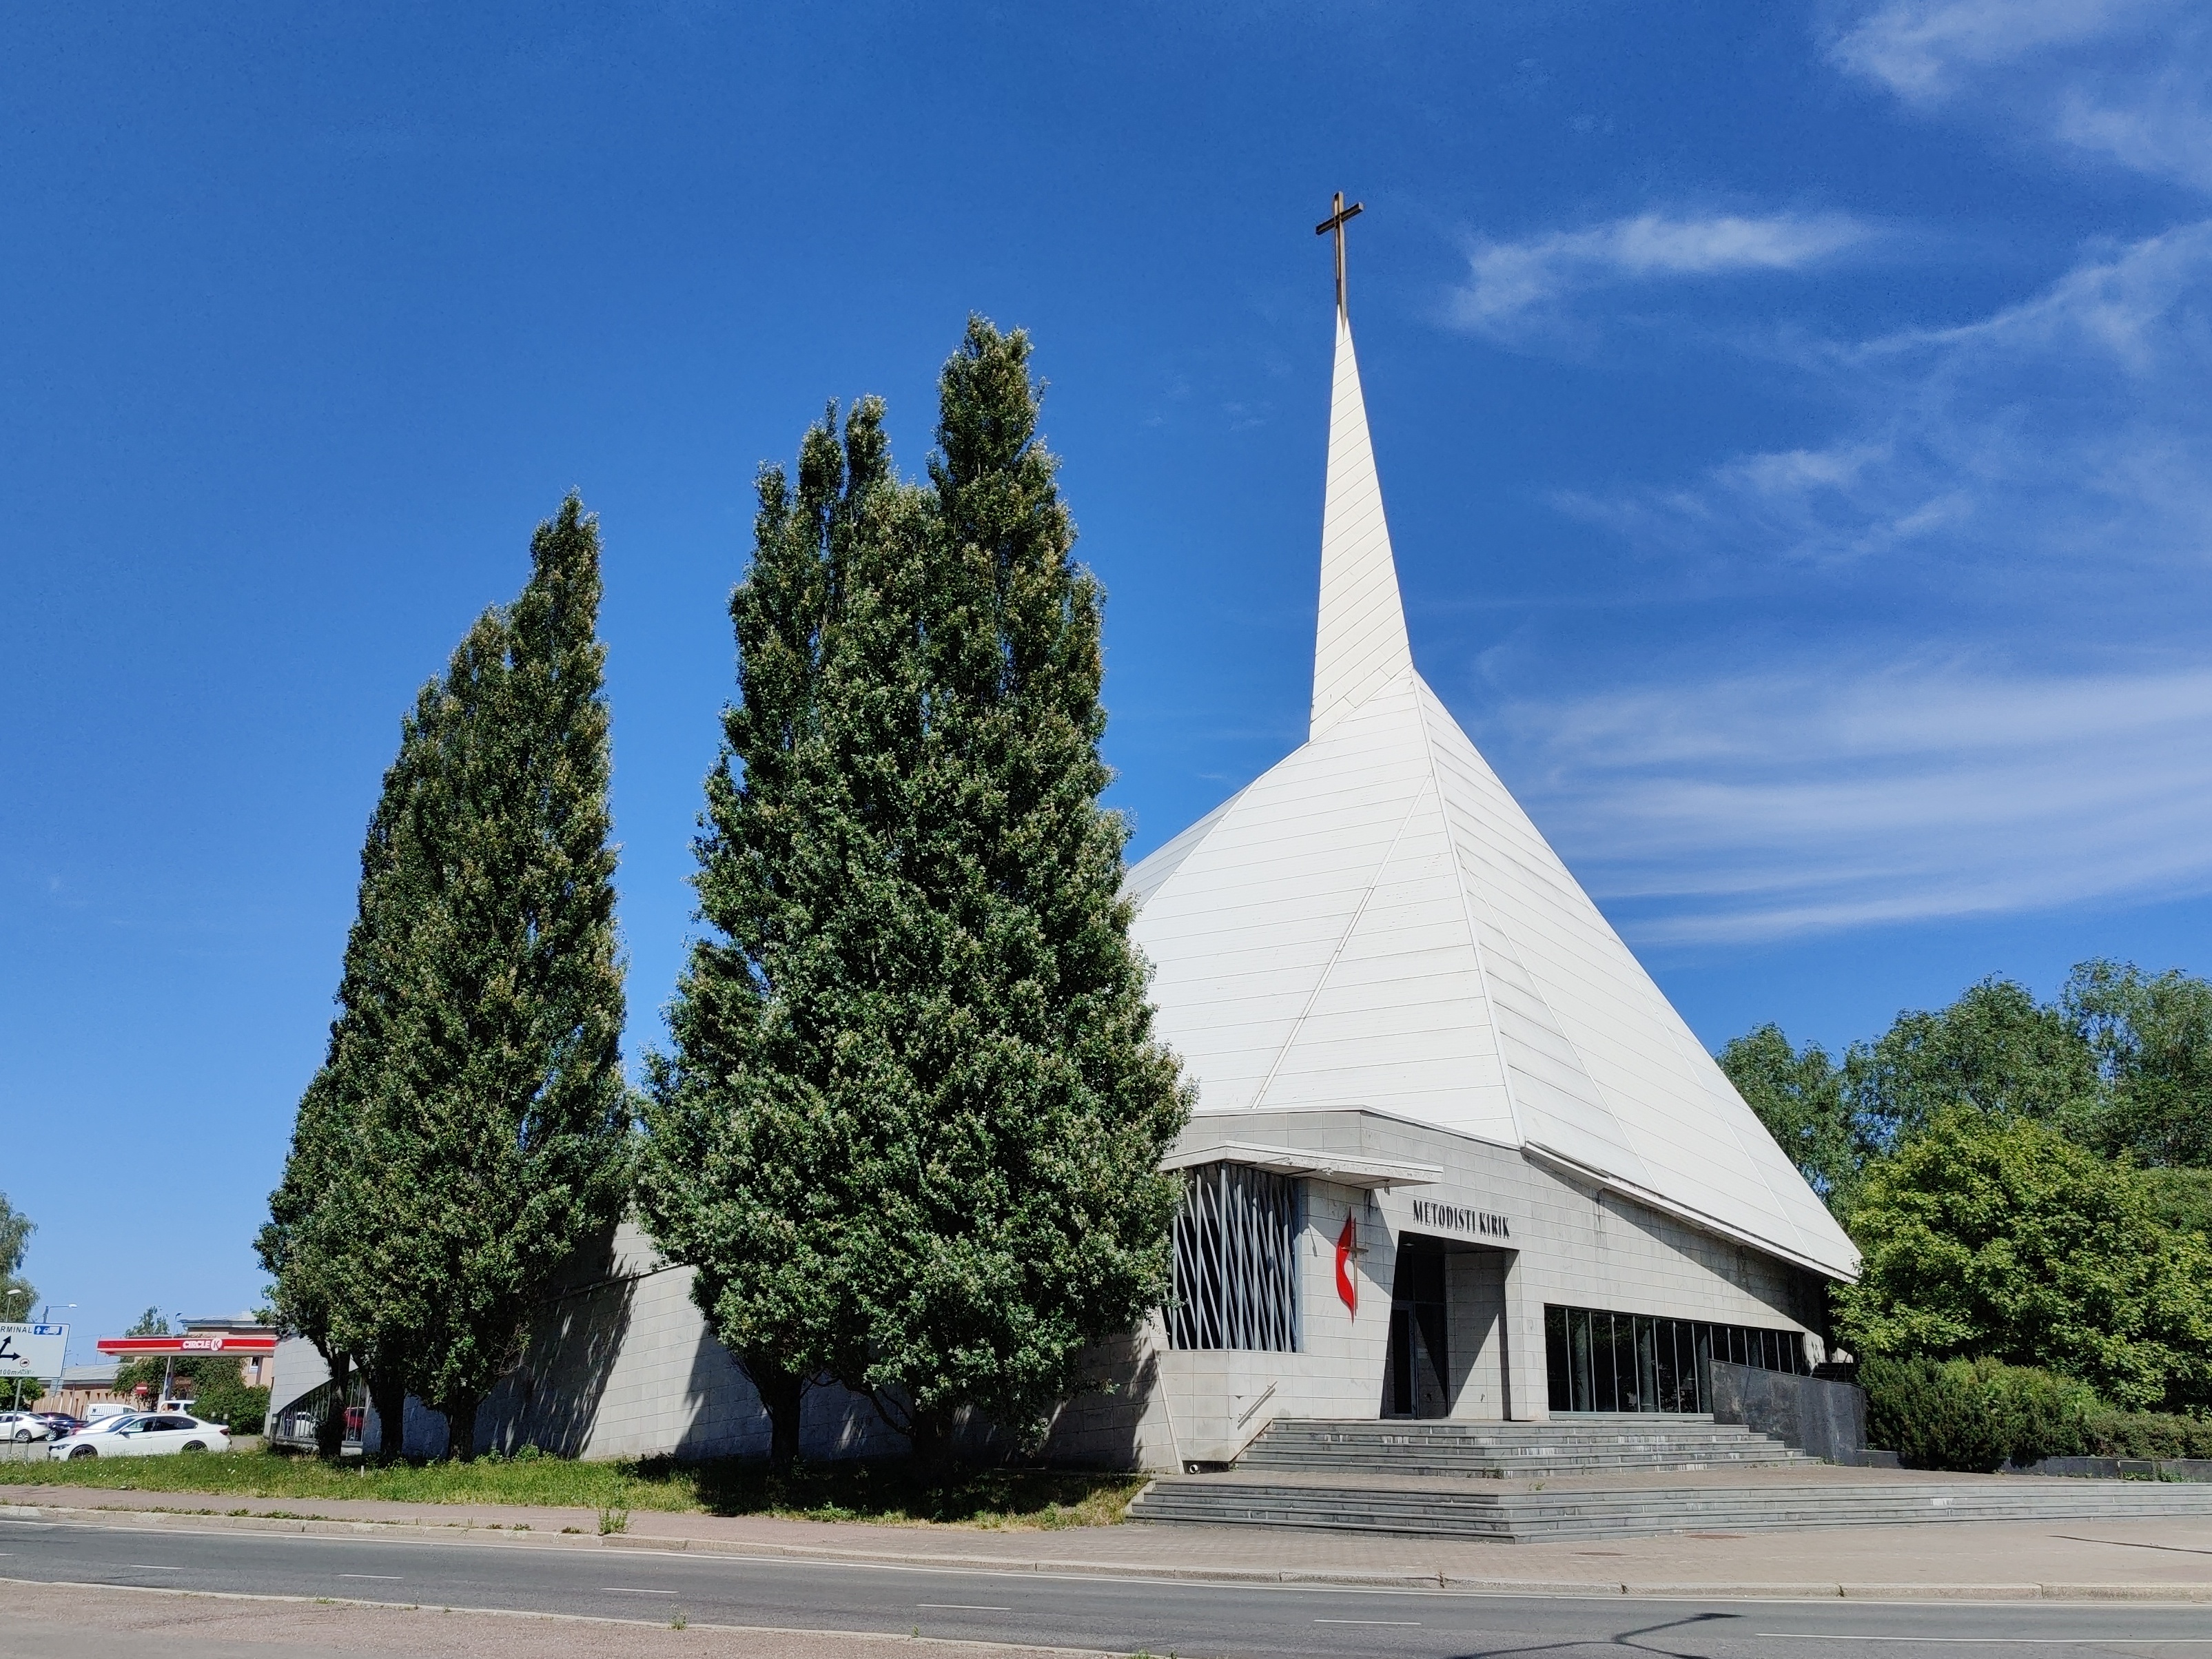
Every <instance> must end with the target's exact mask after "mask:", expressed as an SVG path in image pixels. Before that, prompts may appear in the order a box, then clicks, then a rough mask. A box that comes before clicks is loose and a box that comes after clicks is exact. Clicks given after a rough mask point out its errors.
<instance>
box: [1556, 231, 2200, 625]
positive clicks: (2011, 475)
mask: <svg viewBox="0 0 2212 1659" xmlns="http://www.w3.org/2000/svg"><path fill="white" fill-rule="evenodd" d="M1800 366H1801V367H1802V368H1803V369H1804V370H1805V371H1806V373H1807V374H1808V377H1809V378H1810V379H1811V380H1813V381H1814V383H1820V384H1825V386H1826V389H1827V390H1828V392H1829V393H1830V394H1831V395H1832V396H1833V397H1834V398H1837V400H1838V404H1839V405H1840V406H1841V407H1842V408H1843V409H1844V410H1845V411H1846V412H1845V414H1844V417H1843V421H1842V424H1841V427H1840V429H1839V430H1838V431H1837V433H1836V434H1835V435H1834V436H1833V437H1832V439H1831V440H1830V441H1828V442H1826V443H1825V444H1820V445H1817V446H1806V447H1793V448H1790V449H1786V450H1778V451H1773V452H1766V453H1751V454H1746V455H1740V456H1737V457H1735V458H1733V459H1729V460H1727V461H1725V462H1723V463H1722V464H1720V465H1717V466H1715V467H1713V468H1712V469H1711V470H1710V471H1708V472H1707V473H1706V474H1705V477H1702V478H1699V479H1695V480H1692V481H1689V482H1686V483H1683V484H1681V485H1679V486H1677V487H1674V488H1671V489H1658V490H1647V491H1642V492H1632V493H1626V494H1621V495H1612V496H1598V495H1590V494H1587V493H1583V494H1570V495H1563V496H1561V497H1560V498H1559V506H1560V507H1562V508H1564V509H1565V511H1567V512H1568V513H1571V514H1572V515H1574V516H1576V517H1579V518H1581V519H1583V520H1587V521H1590V522H1594V523H1597V524H1601V525H1603V526H1607V527H1609V528H1611V529H1613V530H1614V531H1617V532H1620V533H1622V534H1624V535H1626V536H1628V537H1630V538H1632V539H1634V540H1636V541H1638V542H1639V543H1642V544H1646V545H1650V546H1654V547H1671V548H1674V549H1676V550H1690V549H1695V550H1697V551H1699V553H1700V554H1701V555H1702V556H1706V557H1709V558H1716V559H1721V560H1724V561H1726V560H1748V561H1752V562H1759V563H1765V562H1771V561H1772V560H1775V559H1778V558H1780V559H1796V560H1801V561H1812V562H1831V563H1832V562H1839V561H1864V560H1868V559H1870V558H1879V557H1881V556H1894V555H1909V556H1911V558H1912V559H1914V560H1915V561H1916V562H1919V563H1920V565H1921V566H1922V568H1919V569H1917V570H1916V572H1915V573H1914V575H1913V580H1914V583H1915V585H1916V586H1924V585H1925V584H1926V582H1927V580H1929V572H1928V570H1927V569H1926V568H1925V566H1926V564H1927V562H1931V561H1932V562H1936V563H1940V564H1942V565H1943V566H1946V567H1948V568H1949V569H1951V570H1952V571H1953V572H1954V573H1955V574H1959V575H1960V576H1964V575H1965V574H1967V573H1969V572H1971V571H1973V570H1977V569H1984V568H1989V567H1990V566H2001V567H2002V568H2003V569H2004V571H2005V572H2006V578H2007V580H2008V581H2010V582H2013V583H2015V584H2017V583H2019V582H2021V581H2022V580H2032V579H2033V574H2034V572H2035V570H2036V569H2037V568H2038V567H2039V566H2040V565H2044V564H2050V563H2055V564H2057V565H2059V566H2063V567H2075V566H2077V565H2078V564H2079V562H2081V561H2082V560H2084V559H2094V560H2096V561H2098V562H2100V563H2102V564H2104V565H2106V567H2107V568H2113V569H2118V568H2123V567H2128V566H2133V567H2136V568H2143V567H2146V566H2153V565H2160V564H2167V563H2171V562H2174V561H2177V560H2178V561H2181V562H2186V563H2189V564H2191V565H2194V566H2197V567H2198V568H2207V569H2212V405H2208V401H2207V399H2206V398H2205V397H2204V392H2203V389H2204V387H2205V386H2208V385H2212V221H2208V222H2204V223H2201V224H2196V225H2189V226H2185V227H2182V228H2179V229H2176V230H2173V231H2170V232H2168V233H2166V234H2164V235H2162V236H2155V237H2151V238H2148V239H2146V240H2142V241H2139V242H2137V243H2136V244H2134V245H2133V246H2128V247H2124V248H2121V249H2118V250H2117V251H2112V252H2103V253H2100V254H2098V255H2095V256H2093V257H2091V258H2086V259H2084V260H2083V261H2082V262H2081V264H2078V265H2077V266H2075V269H2073V270H2070V271H2068V272H2067V273H2065V274H2064V275H2063V276H2061V277H2060V278H2059V279H2058V280H2057V281H2056V282H2054V283H2051V284H2050V285H2049V286H2048V287H2047V288H2046V289H2045V290H2044V291H2042V292H2041V293H2039V294H2037V295H2033V296H2032V297H2031V298H2029V299H2028V300H2027V301H2022V302H2021V303H2020V304H2018V305H2015V306H2011V307H2006V308H2004V309H2002V310H2001V311H1998V312H1996V313H1993V314H1992V315H1990V316H1989V317H1986V318H1984V319H1980V320H1978V321H1976V322H1973V323H1971V324H1968V325H1964V326H1959V327H1952V328H1946V329H1929V330H1911V331H1902V332H1899V333H1894V334H1891V335H1887V336H1884V337H1881V338H1877V339H1874V340H1869V341H1865V342H1860V343H1833V344H1829V345H1826V346H1822V347H1820V348H1817V349H1812V350H1809V351H1808V352H1806V353H1804V354H1803V355H1802V357H1801V359H1800Z"/></svg>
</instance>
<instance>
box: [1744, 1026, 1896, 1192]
mask: <svg viewBox="0 0 2212 1659" xmlns="http://www.w3.org/2000/svg"><path fill="white" fill-rule="evenodd" d="M1717 1059H1718V1060H1719V1061H1720V1066H1721V1070H1723V1072H1725V1073H1728V1079H1729V1082H1731V1083H1733V1084H1734V1085H1735V1088H1736V1092H1737V1093H1738V1094H1740V1095H1741V1096H1742V1097H1743V1098H1744V1101H1745V1103H1747V1105H1749V1106H1750V1108H1751V1109H1752V1110H1753V1112H1755V1113H1757V1114H1758V1115H1759V1121H1760V1122H1761V1123H1763V1124H1765V1126H1766V1132H1767V1133H1769V1134H1771V1135H1772V1136H1773V1137H1774V1139H1775V1140H1776V1142H1777V1143H1778V1145H1779V1146H1781V1148H1782V1150H1783V1151H1784V1152H1785V1153H1787V1154H1788V1155H1789V1157H1790V1161H1791V1162H1792V1163H1794V1164H1796V1166H1797V1169H1798V1171H1799V1173H1800V1174H1802V1176H1804V1177H1805V1179H1806V1182H1808V1184H1809V1185H1810V1186H1811V1187H1812V1188H1813V1190H1814V1192H1816V1193H1818V1194H1820V1196H1821V1198H1822V1199H1824V1200H1826V1202H1827V1205H1828V1206H1829V1208H1831V1209H1832V1210H1834V1211H1835V1212H1837V1213H1838V1215H1841V1214H1843V1213H1844V1212H1846V1211H1847V1210H1848V1209H1849V1207H1850V1200H1851V1198H1852V1196H1853V1194H1855V1193H1856V1192H1857V1188H1858V1183H1859V1178H1860V1176H1861V1175H1862V1174H1863V1172H1864V1170H1865V1168H1866V1164H1867V1160H1868V1158H1870V1157H1872V1156H1874V1155H1875V1152H1877V1151H1878V1148H1876V1147H1875V1146H1873V1145H1872V1144H1871V1142H1870V1140H1869V1136H1868V1134H1867V1132H1866V1125H1865V1123H1864V1121H1863V1120H1862V1119H1861V1118H1860V1116H1859V1115H1858V1114H1857V1112H1856V1111H1855V1110H1854V1109H1853V1102H1852V1097H1851V1095H1850V1091H1849V1090H1848V1089H1847V1088H1846V1087H1845V1083H1846V1078H1845V1074H1844V1068H1843V1067H1842V1066H1838V1065H1837V1064H1836V1063H1835V1061H1833V1060H1831V1059H1829V1057H1828V1052H1827V1050H1826V1049H1825V1048H1821V1047H1820V1045H1819V1044H1818V1043H1808V1044H1806V1045H1805V1048H1803V1050H1802V1052H1801V1051H1799V1050H1797V1049H1796V1048H1791V1047H1790V1039H1789V1038H1788V1037H1786V1036H1784V1035H1783V1033H1782V1028H1781V1027H1780V1026H1778V1025H1776V1024H1771V1023H1769V1024H1765V1025H1762V1026H1760V1027H1759V1029H1758V1030H1755V1031H1753V1032H1751V1033H1749V1034H1748V1035H1747V1036H1740V1037H1737V1038H1736V1039H1735V1040H1734V1041H1733V1042H1730V1043H1729V1045H1728V1047H1726V1048H1723V1049H1722V1050H1721V1052H1720V1054H1718V1055H1717Z"/></svg>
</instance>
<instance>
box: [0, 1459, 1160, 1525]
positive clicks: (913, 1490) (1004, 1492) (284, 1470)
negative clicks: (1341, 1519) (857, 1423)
mask: <svg viewBox="0 0 2212 1659" xmlns="http://www.w3.org/2000/svg"><path fill="white" fill-rule="evenodd" d="M1143 1485H1144V1481H1143V1480H1142V1479H1141V1478H1140V1477H1138V1476H1133V1475H1127V1474H1093V1473H1089V1472H1085V1471H1081V1470H1070V1469H1018V1468H1000V1469H977V1470H973V1471H970V1472H969V1473H967V1474H963V1475H960V1476H958V1477H957V1478H955V1479H953V1480H949V1481H946V1482H943V1483H938V1484H932V1483H927V1482H924V1481H922V1480H920V1479H918V1478H917V1477H916V1476H915V1474H912V1473H911V1472H910V1470H909V1468H908V1466H907V1465H905V1464H903V1463H896V1462H884V1463H865V1462H838V1463H818V1464H803V1465H801V1466H800V1467H799V1468H798V1469H796V1470H794V1471H793V1473H792V1474H788V1475H785V1476H776V1475H773V1474H770V1473H769V1471H768V1469H767V1468H766V1467H765V1466H764V1465H763V1464H760V1463H757V1462H750V1461H747V1460H744V1459H739V1458H734V1457H731V1458H714V1459H710V1460H707V1461H704V1462H677V1461H676V1460H675V1459H673V1458H666V1457H653V1458H645V1459H642V1460H638V1461H623V1462H580V1461H578V1460H574V1459H570V1458H563V1457H527V1456H526V1457H520V1458H500V1457H482V1458H478V1459H477V1461H476V1462H473V1463H452V1462H402V1463H392V1464H382V1465H368V1464H363V1463H362V1462H359V1461H358V1460H340V1461H338V1462H324V1461H322V1460H320V1459H318V1458H313V1457H306V1456H299V1455H293V1454H289V1453H285V1452H276V1451H266V1450H263V1451H243V1452H228V1453H191V1452H186V1453H180V1454H179V1455H176V1456H173V1457H146V1458H135V1457H134V1458H130V1459H122V1458H113V1459H110V1458H100V1459H92V1458H87V1459H82V1460H80V1461H76V1462H66V1463H58V1462H47V1463H12V1462H11V1463H0V1492H4V1490H5V1489H6V1488H7V1487H9V1486H71V1487H85V1488H88V1489H92V1490H96V1491H100V1492H148V1493H160V1492H210V1493H216V1494H221V1495H222V1496H226V1497H235V1498H306V1499H315V1498H325V1499H344V1498H379V1499H382V1500H385V1501H387V1502H392V1503H402V1504H528V1505H535V1506H543V1507H545V1508H549V1509H590V1510H599V1511H600V1512H601V1514H602V1515H603V1516H605V1515H614V1514H618V1513H621V1512H623V1511H625V1510H665V1511H670V1512H673V1513H678V1514H690V1515H769V1516H782V1517H785V1518H788V1519H794V1520H805V1521H823V1522H836V1521H866V1522H876V1523H878V1524H890V1525H936V1526H961V1527H982V1528H1048V1529H1049V1528H1062V1527H1100V1526H1112V1525H1114V1524H1115V1523H1116V1522H1120V1521H1121V1520H1122V1519H1123V1518H1124V1516H1126V1514H1127V1510H1128V1507H1129V1500H1130V1499H1131V1498H1133V1497H1135V1496H1136V1494H1137V1492H1138V1490H1139V1487H1141V1486H1143Z"/></svg>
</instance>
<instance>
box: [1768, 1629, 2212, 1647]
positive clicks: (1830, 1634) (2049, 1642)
mask: <svg viewBox="0 0 2212 1659" xmlns="http://www.w3.org/2000/svg"><path fill="white" fill-rule="evenodd" d="M1759 1640H1761V1641H1762V1642H1932V1643H1938V1644H1944V1645H1947V1646H1952V1647H1969V1646H1978V1647H2008V1648H2009V1647H2030V1646H2039V1647H2060V1648H2063V1647H2070V1646H2074V1645H2076V1644H2080V1643H2083V1642H2128V1643H2142V1642H2156V1643H2163V1644H2166V1645H2167V1646H2173V1645H2176V1644H2180V1643H2185V1642H2187V1643H2193V1644H2196V1645H2197V1646H2198V1647H2202V1646H2203V1645H2204V1644H2207V1643H2212V1636H2132V1635H2130V1636H1851V1635H1848V1634H1844V1633H1842V1632H1835V1631H1825V1630H1824V1631H1810V1630H1763V1631H1761V1632H1759Z"/></svg>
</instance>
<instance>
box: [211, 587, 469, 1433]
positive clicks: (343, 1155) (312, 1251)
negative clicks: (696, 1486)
mask: <svg viewBox="0 0 2212 1659" xmlns="http://www.w3.org/2000/svg"><path fill="white" fill-rule="evenodd" d="M481 626H482V624H479V628H480V629H481ZM472 637H473V635H472ZM447 718H448V714H447V705H446V699H445V696H444V694H443V690H442V688H441V684H440V683H439V682H437V681H435V680H434V681H432V682H430V683H429V684H427V685H425V686H424V687H423V688H422V690H421V691H420V692H419V693H418V694H417V695H416V703H415V708H414V709H413V710H412V711H411V712H410V714H409V715H408V716H407V717H406V718H405V719H404V720H403V721H402V722H401V729H400V744H399V752H398V756H397V757H395V758H394V760H393V761H392V765H391V766H390V767H389V768H388V769H386V772H385V775H384V782H383V788H382V792H381V793H380V796H379V798H378V800H377V805H376V810H375V811H374V813H373V814H372V815H371V817H370V818H369V823H368V833H367V835H366V836H365V837H364V838H363V841H362V852H361V881H360V886H359V889H358V896H357V899H356V910H355V917H354V922H353V926H352V927H351V928H350V930H349V932H348V933H347V937H346V948H345V955H344V959H343V969H342V972H341V975H340V977H339V982H338V989H337V1005H338V1013H337V1018H335V1019H334V1020H333V1021H332V1022H331V1031H330V1041H329V1046H328V1048H327V1050H326V1052H325V1058H324V1061H323V1065H322V1066H321V1068H320V1069H319V1071H318V1072H317V1073H316V1074H315V1076H314V1078H313V1079H312V1080H311V1081H310V1082H309V1084H308V1085H307V1090H306V1091H305V1092H304V1093H303V1094H302V1095H301V1100H300V1108H299V1112H298V1115H297V1117H296V1119H295V1122H294V1126H293V1132H292V1144H291V1147H290V1151H289V1154H288V1156H287V1157H286V1159H285V1163H284V1171H283V1179H282V1181H281V1182H280V1183H279V1185H278V1187H277V1188H276V1191H275V1192H274V1193H272V1194H270V1200H269V1209H270V1219H269V1221H268V1223H267V1224H266V1225H264V1227H263V1228H262V1230H261V1232H260V1234H259V1236H258V1238H257V1239H256V1241H255V1244H256V1249H257V1251H258V1254H259V1256H260V1259H261V1263H262V1266H263V1267H264V1269H265V1270H267V1271H268V1272H269V1273H270V1274H271V1275H272V1276H273V1279H274V1282H273V1284H272V1285H270V1296H271V1297H272V1299H273V1301H274V1302H275V1304H276V1312H277V1314H278V1316H279V1319H280V1322H282V1323H283V1326H284V1328H286V1329H288V1330H289V1331H291V1332H292V1333H294V1334H297V1335H300V1336H303V1337H306V1338H307V1340H310V1341H312V1342H313V1344H314V1345H315V1346H316V1348H317V1349H318V1351H319V1352H321V1353H322V1355H323V1357H324V1358H325V1361H326V1362H327V1363H328V1364H329V1366H330V1368H331V1383H332V1386H331V1389H330V1390H329V1393H328V1399H327V1403H326V1406H325V1411H324V1413H323V1417H322V1420H321V1421H320V1422H319V1424H318V1425H317V1426H316V1444H317V1449H318V1450H319V1451H320V1452H321V1453H322V1455H325V1456H326V1457H335V1456H337V1454H338V1452H339V1450H340V1449H341V1447H342V1446H343V1442H344V1434H345V1409H346V1398H347V1385H348V1383H349V1379H350V1376H351V1370H352V1367H353V1366H354V1364H356V1363H358V1364H362V1366H363V1367H364V1369H365V1370H367V1372H368V1389H369V1398H370V1401H371V1403H372V1404H373V1405H374V1408H375V1410H376V1413H377V1417H378V1420H379V1422H380V1423H381V1424H384V1425H398V1424H400V1423H402V1422H403V1421H404V1413H405V1407H406V1400H407V1396H408V1395H409V1394H410V1393H411V1392H413V1391H414V1390H415V1389H416V1381H417V1376H416V1373H417V1370H418V1369H419V1367H418V1360H419V1352H418V1345H417V1340H416V1339H417V1335H418V1333H419V1331H420V1329H421V1328H422V1322H423V1319H424V1312H423V1310H422V1306H421V1305H420V1304H419V1302H417V1301H416V1300H414V1299H413V1298H411V1297H409V1295H408V1294H407V1291H408V1289H409V1283H408V1281H404V1280H401V1279H397V1278H394V1277H392V1276H391V1275H390V1274H389V1273H387V1271H386V1268H387V1267H388V1266H389V1263H388V1261H384V1260H382V1259H381V1255H382V1252H383V1249H384V1247H385V1245H386V1235H385V1233H384V1232H383V1231H381V1230H380V1227H379V1225H378V1217H379V1214H380V1204H379V1200H378V1196H377V1194H376V1192H375V1190H374V1176H375V1174H376V1171H375V1170H374V1169H373V1168H372V1166H371V1161H370V1159H369V1158H368V1146H367V1142H366V1136H367V1134H368V1131H369V1129H370V1127H372V1125H373V1123H374V1119H373V1118H372V1116H371V1115H370V1114H369V1112H368V1105H369V1103H371V1102H373V1101H374V1099H375V1098H376V1097H377V1096H378V1094H379V1092H380V1091H381V1090H383V1089H384V1088H385V1087H386V1073H385V1068H386V1061H387V1060H388V1058H389V1056H390V1054H391V1053H392V1045H393V1042H394V1040H395V1025H396V1022H397V1020H398V1016H399V1012H400V1010H401V1008H402V1007H403V1006H404V994H405V990H406V979H407V974H408V971H409V969H408V960H409V946H410V928H411V927H412V923H413V918H414V916H415V915H416V912H417V911H418V910H419V909H420V908H421V905H422V890H423V887H424V881H423V878H422V876H421V875H420V874H419V872H416V871H415V870H414V869H412V868H411V867H410V865H411V864H412V863H416V862H419V861H420V860H421V859H422V856H423V854H424V848H423V842H422V837H421V836H418V835H416V834H414V833H412V832H411V830H410V825H411V823H413V821H414V819H415V817H417V816H418V815H419V814H420V812H421V811H422V800H423V799H424V798H425V797H426V796H427V795H429V794H431V793H434V789H435V785H434V779H435V770H436V763H437V761H438V737H437V734H438V732H439V730H440V728H441V725H442V724H443V723H444V722H445V721H446V720H447ZM284 1403H289V1402H284ZM397 1448H398V1432H397V1430H396V1429H395V1430H392V1431H391V1432H390V1433H389V1434H388V1435H387V1437H386V1443H385V1445H384V1447H383V1448H382V1450H383V1452H384V1454H385V1455H392V1454H394V1453H395V1452H396V1450H397Z"/></svg>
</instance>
